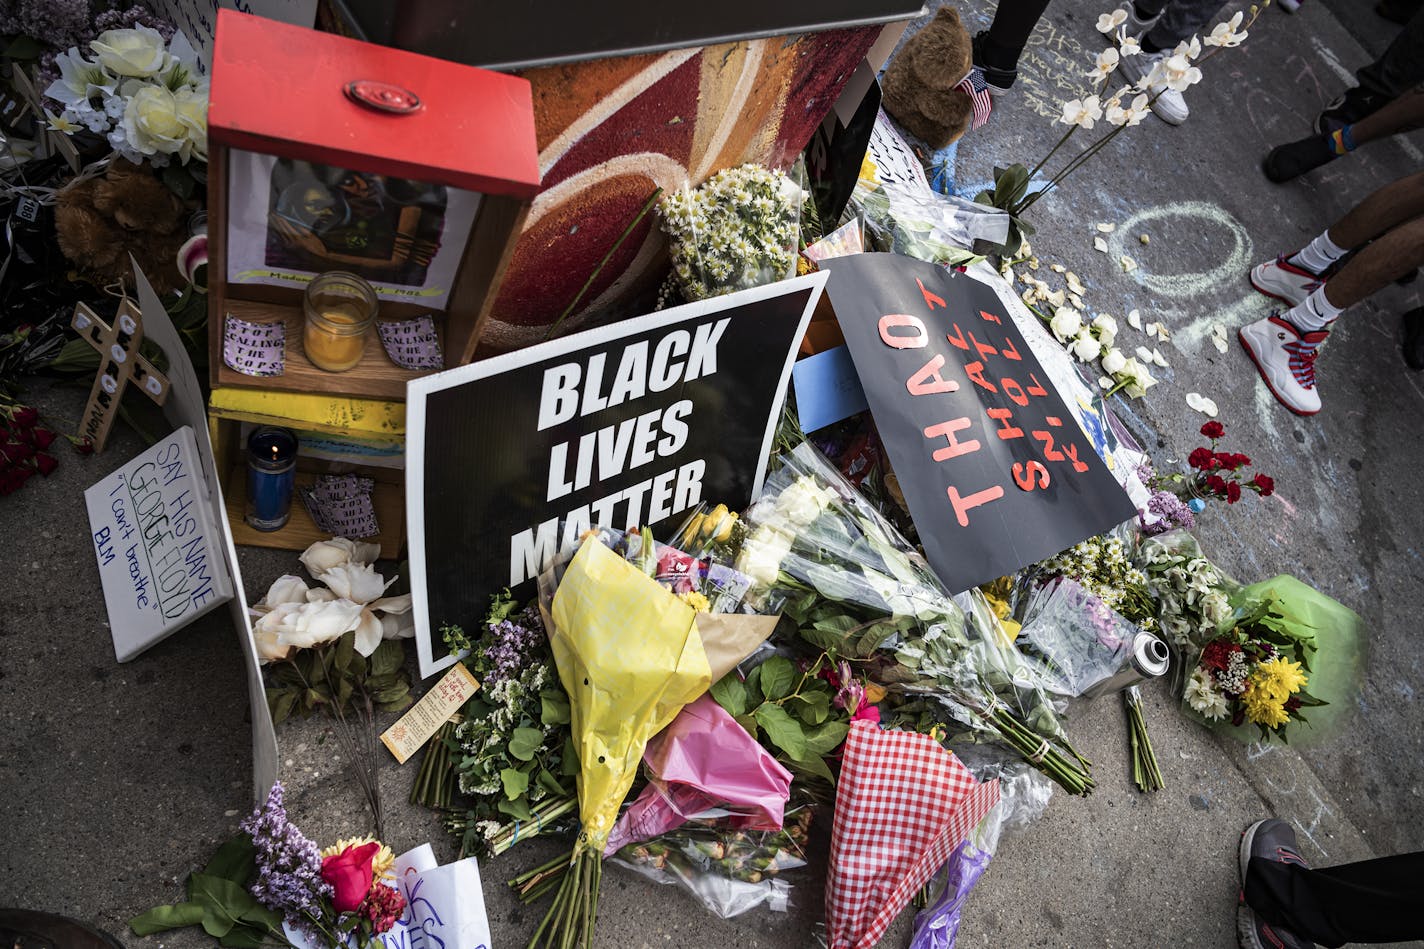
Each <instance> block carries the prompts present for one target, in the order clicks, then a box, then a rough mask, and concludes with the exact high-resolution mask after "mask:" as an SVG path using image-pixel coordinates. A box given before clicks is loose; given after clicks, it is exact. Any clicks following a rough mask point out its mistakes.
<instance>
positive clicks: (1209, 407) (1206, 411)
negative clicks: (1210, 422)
mask: <svg viewBox="0 0 1424 949" xmlns="http://www.w3.org/2000/svg"><path fill="white" fill-rule="evenodd" d="M1187 405H1188V406H1189V407H1190V408H1191V409H1192V410H1193V411H1197V412H1200V413H1202V414H1203V415H1206V416H1208V417H1210V418H1216V403H1215V402H1213V401H1212V400H1211V399H1209V398H1207V397H1206V396H1204V395H1202V394H1201V393H1200V392H1188V393H1187Z"/></svg>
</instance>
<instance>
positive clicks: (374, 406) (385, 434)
mask: <svg viewBox="0 0 1424 949" xmlns="http://www.w3.org/2000/svg"><path fill="white" fill-rule="evenodd" d="M208 416H209V417H210V418H221V419H229V420H231V421H234V422H252V423H254V424H257V425H281V426H284V427H289V428H292V427H294V428H299V429H302V430H304V431H310V432H321V433H322V434H325V435H338V436H346V437H351V438H364V439H371V440H389V441H393V442H394V441H398V440H404V438H405V402H403V401H394V400H390V399H359V398H351V397H348V396H340V395H328V394H325V393H313V392H278V391H274V390H272V389H248V388H226V389H214V390H213V391H212V396H211V397H210V398H209V399H208Z"/></svg>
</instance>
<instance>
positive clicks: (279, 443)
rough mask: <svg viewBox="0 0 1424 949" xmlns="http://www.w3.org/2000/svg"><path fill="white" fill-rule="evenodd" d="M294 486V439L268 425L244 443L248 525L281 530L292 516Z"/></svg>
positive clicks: (295, 475)
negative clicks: (245, 450) (245, 446)
mask: <svg viewBox="0 0 1424 949" xmlns="http://www.w3.org/2000/svg"><path fill="white" fill-rule="evenodd" d="M296 482H297V436H296V435H293V434H292V433H291V432H290V431H288V430H287V429H285V428H275V427H273V426H270V425H266V426H263V427H262V428H259V429H256V430H255V431H254V432H253V433H252V435H251V436H250V437H249V438H248V439H247V523H248V525H249V526H251V527H252V528H254V529H256V530H259V531H275V530H280V529H281V528H282V527H283V526H284V525H285V524H286V523H287V518H288V517H290V516H291V514H292V493H293V491H294V489H295V488H296Z"/></svg>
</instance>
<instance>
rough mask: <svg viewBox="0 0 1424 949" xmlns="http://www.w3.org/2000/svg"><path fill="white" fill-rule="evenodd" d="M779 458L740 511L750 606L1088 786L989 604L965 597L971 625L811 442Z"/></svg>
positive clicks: (964, 727) (979, 736) (1073, 784)
mask: <svg viewBox="0 0 1424 949" xmlns="http://www.w3.org/2000/svg"><path fill="white" fill-rule="evenodd" d="M778 460H779V461H780V467H779V468H778V469H777V470H776V471H775V472H773V473H772V474H771V475H769V476H768V478H767V480H766V484H765V485H764V487H763V491H762V494H761V497H760V498H759V499H758V500H757V502H756V503H755V504H754V505H753V506H752V508H751V509H750V510H749V511H748V512H747V514H746V517H745V518H744V520H745V521H746V524H747V529H748V535H747V538H746V541H745V543H744V544H743V545H742V549H741V552H740V554H739V555H738V558H737V562H736V568H737V570H738V571H740V572H741V573H743V574H745V575H747V576H748V577H750V578H751V581H752V584H753V586H752V589H751V590H750V591H749V593H748V594H747V600H746V602H747V603H748V604H750V605H751V606H752V607H753V608H755V609H758V610H760V611H764V612H773V611H780V612H782V613H783V614H784V615H785V616H786V617H789V618H790V620H791V621H792V622H794V623H795V624H796V626H797V628H798V630H799V633H800V637H801V638H802V639H803V640H805V641H806V642H807V643H809V644H810V645H811V646H813V647H815V648H818V649H822V650H825V651H828V652H831V653H833V654H834V655H835V656H836V657H837V658H841V659H849V660H852V661H857V662H861V663H864V671H865V673H866V674H867V675H868V676H869V677H870V678H871V679H873V680H875V681H877V682H879V683H880V684H882V685H883V686H885V687H887V688H890V689H893V690H896V691H898V692H900V693H902V694H907V695H912V696H920V697H923V698H926V699H929V700H932V701H933V702H934V703H936V704H937V705H938V706H939V707H940V709H941V711H942V712H943V713H944V715H945V716H947V717H948V718H949V719H950V720H951V722H952V723H957V726H958V727H957V728H956V729H955V731H956V734H954V735H952V736H951V740H955V739H958V740H985V739H995V740H999V741H1002V742H1004V743H1006V744H1008V745H1009V746H1010V747H1012V748H1014V749H1015V750H1017V751H1018V752H1019V753H1020V754H1021V755H1023V756H1024V757H1025V758H1026V759H1028V760H1029V761H1031V762H1033V763H1034V764H1035V766H1037V767H1039V768H1041V769H1042V770H1044V771H1045V773H1048V774H1049V775H1050V776H1052V777H1053V778H1054V779H1055V780H1057V781H1058V782H1059V783H1060V784H1061V785H1062V786H1063V787H1064V788H1066V789H1068V790H1070V791H1073V792H1074V793H1079V794H1082V793H1086V792H1087V791H1088V790H1089V789H1090V788H1091V787H1092V781H1091V779H1090V778H1088V776H1087V773H1086V769H1085V767H1084V762H1083V761H1082V759H1081V758H1079V757H1078V756H1077V755H1076V754H1075V753H1072V751H1071V748H1069V747H1068V746H1067V745H1066V742H1063V739H1062V730H1061V728H1060V727H1059V725H1058V721H1057V717H1056V715H1055V714H1054V712H1053V708H1052V705H1051V703H1050V701H1049V699H1048V698H1047V696H1046V695H1045V694H1044V691H1043V689H1042V687H1041V683H1039V682H1038V680H1037V678H1036V675H1035V673H1034V670H1033V668H1032V666H1031V665H1030V664H1029V663H1027V662H1025V661H1024V659H1023V656H1022V654H1020V653H1018V651H1017V650H1015V649H1014V647H1013V645H1012V643H1011V642H1010V641H1009V640H1008V639H1007V637H1006V636H1005V635H1004V634H1003V633H1002V629H1001V627H1000V626H999V625H998V621H997V618H996V617H995V616H994V613H993V610H992V608H990V607H989V605H988V603H987V601H982V597H981V598H980V601H981V602H979V603H977V604H976V603H975V601H974V600H973V599H972V598H971V599H970V600H967V601H966V602H967V603H969V604H970V605H971V606H973V607H975V608H974V609H973V613H974V614H975V616H974V621H973V622H970V621H967V620H966V616H965V612H964V610H963V609H962V608H961V607H960V605H958V604H956V602H955V601H954V599H953V598H952V597H951V596H950V595H949V593H948V592H947V591H946V590H945V589H944V586H943V585H942V584H941V583H940V581H939V579H938V577H936V576H935V574H934V573H933V571H931V569H930V567H929V564H928V563H926V561H925V559H924V558H923V557H922V556H921V555H920V554H919V553H918V552H916V551H915V550H914V549H913V548H912V547H911V546H910V545H909V543H908V542H907V541H905V539H904V538H903V537H902V536H901V535H900V534H899V532H898V531H896V530H895V528H894V527H893V526H892V525H891V524H890V523H889V522H888V521H886V520H885V518H884V517H883V516H881V514H880V513H879V512H878V511H877V510H875V508H874V507H873V506H872V505H871V504H870V503H869V502H868V501H867V500H866V499H865V498H864V497H862V496H861V495H860V493H859V492H857V491H856V490H855V488H854V487H853V486H852V485H851V484H850V483H849V482H848V481H846V480H845V478H844V477H842V476H841V474H840V473H839V472H838V471H837V470H836V469H835V468H834V466H832V465H831V464H830V462H829V461H827V460H826V459H825V457H824V456H822V455H821V454H820V452H818V451H816V449H815V448H814V447H813V446H811V445H810V444H809V443H806V442H803V443H801V444H800V445H798V446H796V448H795V449H793V450H792V451H790V452H787V453H783V454H782V455H780V456H779V459H778ZM1060 745H1061V746H1062V748H1063V749H1066V751H1067V752H1068V754H1069V755H1071V756H1072V757H1071V758H1069V757H1068V756H1067V755H1065V754H1064V752H1063V751H1061V750H1060V747H1059V746H1060Z"/></svg>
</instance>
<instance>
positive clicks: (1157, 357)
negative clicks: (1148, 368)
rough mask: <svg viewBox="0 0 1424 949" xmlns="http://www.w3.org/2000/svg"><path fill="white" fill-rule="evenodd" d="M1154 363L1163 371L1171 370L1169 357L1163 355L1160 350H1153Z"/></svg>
mask: <svg viewBox="0 0 1424 949" xmlns="http://www.w3.org/2000/svg"><path fill="white" fill-rule="evenodd" d="M1152 361H1153V362H1154V363H1156V364H1157V365H1159V366H1161V367H1162V368H1163V369H1167V368H1169V367H1168V365H1167V357H1166V356H1163V355H1162V350H1160V349H1154V350H1152Z"/></svg>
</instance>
